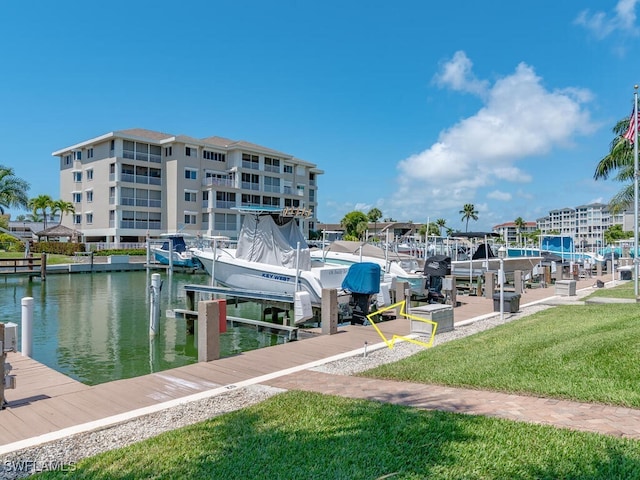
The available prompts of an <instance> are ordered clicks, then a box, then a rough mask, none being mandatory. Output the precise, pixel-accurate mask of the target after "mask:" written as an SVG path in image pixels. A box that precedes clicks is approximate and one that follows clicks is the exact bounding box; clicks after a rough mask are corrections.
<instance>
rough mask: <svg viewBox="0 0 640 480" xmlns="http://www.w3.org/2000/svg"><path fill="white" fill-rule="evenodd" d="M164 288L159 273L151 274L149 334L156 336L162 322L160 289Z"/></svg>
mask: <svg viewBox="0 0 640 480" xmlns="http://www.w3.org/2000/svg"><path fill="white" fill-rule="evenodd" d="M161 288H162V280H161V279H160V274H159V273H154V274H152V275H151V287H150V289H149V290H150V291H149V295H150V298H151V301H150V309H149V310H150V312H149V335H151V336H154V335H156V334H157V333H158V330H159V323H160V289H161Z"/></svg>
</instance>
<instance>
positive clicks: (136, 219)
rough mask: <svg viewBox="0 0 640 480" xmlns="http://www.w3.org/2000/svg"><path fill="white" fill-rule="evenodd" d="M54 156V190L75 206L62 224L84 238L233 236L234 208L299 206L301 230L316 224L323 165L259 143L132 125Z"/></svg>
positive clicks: (137, 239)
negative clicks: (57, 180)
mask: <svg viewBox="0 0 640 480" xmlns="http://www.w3.org/2000/svg"><path fill="white" fill-rule="evenodd" d="M53 155H54V156H56V157H58V158H59V161H60V196H61V198H62V199H63V200H66V201H69V202H72V203H73V205H74V208H75V213H74V214H73V215H71V216H65V217H64V218H63V224H65V225H66V226H68V227H71V228H74V229H76V230H78V231H80V232H81V234H82V237H83V240H84V241H85V242H109V243H114V244H119V243H122V242H141V241H144V240H145V238H146V237H147V236H157V235H159V234H161V233H165V232H178V231H181V232H185V233H191V234H201V235H225V236H228V237H230V238H237V234H238V231H239V229H240V226H241V214H240V212H239V211H238V209H237V208H238V207H278V208H283V209H285V210H289V211H291V210H293V209H295V210H296V211H298V212H300V211H303V212H304V213H305V214H304V215H302V216H301V217H300V218H301V220H299V221H300V223H301V228H302V231H303V233H304V234H305V235H306V236H308V234H309V230H315V224H316V222H317V218H316V209H317V198H318V197H317V179H318V176H319V175H321V174H322V173H324V172H323V171H322V170H319V169H318V168H316V165H314V164H312V163H308V162H305V161H303V160H300V159H297V158H295V157H293V156H291V155H289V154H286V153H282V152H278V151H275V150H272V149H269V148H266V147H262V146H260V145H255V144H252V143H249V142H245V141H236V140H230V139H227V138H222V137H208V138H204V139H196V138H192V137H188V136H184V135H172V134H167V133H160V132H156V131H151V130H145V129H131V130H121V131H114V132H110V133H107V134H105V135H101V136H99V137H95V138H91V139H89V140H85V141H83V142H80V143H77V144H75V145H72V146H69V147H65V148H62V149H60V150H57V151H55V152H53ZM287 207H290V208H288V209H287Z"/></svg>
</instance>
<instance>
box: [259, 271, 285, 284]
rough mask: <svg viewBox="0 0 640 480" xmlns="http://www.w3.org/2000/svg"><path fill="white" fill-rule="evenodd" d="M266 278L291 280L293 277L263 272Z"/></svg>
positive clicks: (283, 280)
mask: <svg viewBox="0 0 640 480" xmlns="http://www.w3.org/2000/svg"><path fill="white" fill-rule="evenodd" d="M262 276H263V277H264V278H271V279H273V280H280V281H282V282H289V281H291V279H290V278H289V277H287V276H285V275H276V274H275V273H263V274H262Z"/></svg>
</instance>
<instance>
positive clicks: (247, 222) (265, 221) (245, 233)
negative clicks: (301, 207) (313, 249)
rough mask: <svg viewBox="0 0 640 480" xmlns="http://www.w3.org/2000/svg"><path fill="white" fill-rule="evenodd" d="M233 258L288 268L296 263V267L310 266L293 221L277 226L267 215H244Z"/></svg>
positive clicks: (307, 267) (305, 245) (308, 267)
mask: <svg viewBox="0 0 640 480" xmlns="http://www.w3.org/2000/svg"><path fill="white" fill-rule="evenodd" d="M298 244H299V245H300V253H299V255H298V254H297V247H298ZM236 258H241V259H243V260H248V261H251V262H258V263H267V264H270V265H280V266H283V267H288V268H296V266H297V267H298V268H299V269H300V270H310V269H311V254H310V252H309V246H308V245H307V242H306V240H305V239H304V236H303V235H302V232H301V231H300V229H299V228H298V225H297V224H296V222H295V220H293V219H291V220H290V221H288V222H286V223H285V224H284V225H282V226H278V225H276V222H275V221H274V220H273V217H272V216H271V215H245V216H244V219H243V223H242V228H241V229H240V235H239V238H238V249H237V251H236ZM296 258H297V261H296Z"/></svg>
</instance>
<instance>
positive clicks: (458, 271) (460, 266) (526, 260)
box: [451, 232, 543, 279]
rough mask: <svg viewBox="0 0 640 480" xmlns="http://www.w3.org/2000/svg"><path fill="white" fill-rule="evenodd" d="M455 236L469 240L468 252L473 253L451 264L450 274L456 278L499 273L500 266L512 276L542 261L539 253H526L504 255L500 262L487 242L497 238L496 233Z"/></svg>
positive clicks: (530, 268)
mask: <svg viewBox="0 0 640 480" xmlns="http://www.w3.org/2000/svg"><path fill="white" fill-rule="evenodd" d="M456 236H457V237H461V238H464V239H467V240H469V241H470V242H471V243H472V245H471V247H470V248H469V249H468V251H469V252H473V253H471V255H468V258H462V256H461V255H459V256H458V257H457V259H456V260H454V261H452V262H451V273H452V274H453V275H456V276H458V277H469V278H470V279H473V278H477V277H481V276H483V275H484V274H485V272H487V271H494V272H497V271H499V270H500V267H501V264H502V267H503V268H504V272H505V274H512V273H513V272H515V271H517V270H520V271H523V272H531V271H533V269H534V268H535V267H536V266H537V265H539V264H540V262H541V261H542V260H543V256H542V254H541V253H540V252H539V251H538V252H533V251H531V252H527V253H530V255H529V254H526V255H513V256H508V255H505V257H504V258H503V259H502V260H501V259H500V258H499V257H498V256H496V254H495V253H494V251H493V249H492V248H491V245H490V244H489V241H488V240H489V238H492V237H499V235H498V234H497V233H489V232H487V233H485V232H465V233H458V234H456ZM478 239H483V241H481V242H480V241H479V240H478Z"/></svg>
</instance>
